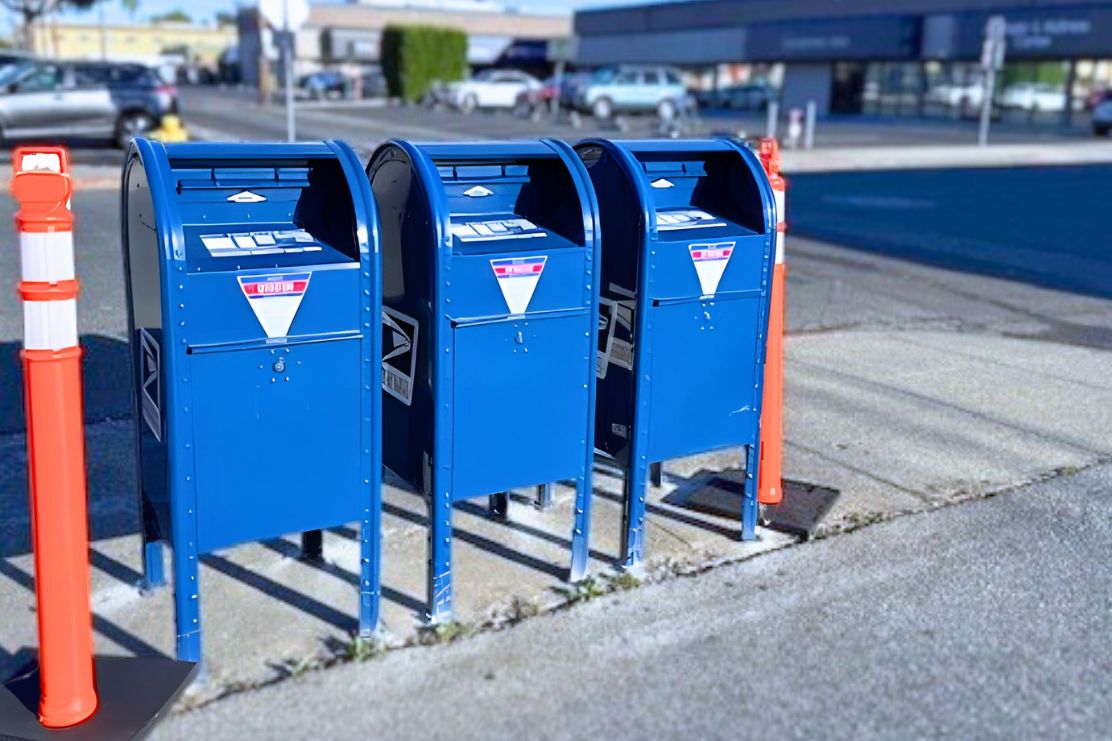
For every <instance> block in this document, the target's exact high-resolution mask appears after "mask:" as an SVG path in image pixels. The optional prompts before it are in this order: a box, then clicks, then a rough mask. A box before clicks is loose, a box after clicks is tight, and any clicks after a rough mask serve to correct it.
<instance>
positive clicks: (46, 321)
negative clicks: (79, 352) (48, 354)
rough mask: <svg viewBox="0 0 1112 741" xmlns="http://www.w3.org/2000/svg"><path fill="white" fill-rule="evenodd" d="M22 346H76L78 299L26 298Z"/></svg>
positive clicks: (34, 348) (61, 348) (60, 347)
mask: <svg viewBox="0 0 1112 741" xmlns="http://www.w3.org/2000/svg"><path fill="white" fill-rule="evenodd" d="M23 347H24V348H25V349H27V350H65V349H66V348H67V347H77V299H72V298H67V299H61V300H59V301H24V302H23Z"/></svg>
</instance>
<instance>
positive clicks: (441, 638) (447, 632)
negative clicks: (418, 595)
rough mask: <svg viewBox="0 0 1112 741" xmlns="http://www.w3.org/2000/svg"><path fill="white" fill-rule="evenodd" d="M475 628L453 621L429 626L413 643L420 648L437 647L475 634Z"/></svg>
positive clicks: (423, 629) (422, 630)
mask: <svg viewBox="0 0 1112 741" xmlns="http://www.w3.org/2000/svg"><path fill="white" fill-rule="evenodd" d="M474 630H475V629H474V626H472V625H471V624H469V623H460V622H457V621H455V620H452V621H450V622H447V623H438V624H437V625H428V626H425V627H424V628H421V630H420V631H419V632H418V633H417V636H416V638H415V639H414V641H413V643H415V644H416V645H420V646H435V645H437V644H439V643H451V642H453V641H457V640H459V639H460V638H465V637H467V636H469V635H471V634H472V633H473V632H474Z"/></svg>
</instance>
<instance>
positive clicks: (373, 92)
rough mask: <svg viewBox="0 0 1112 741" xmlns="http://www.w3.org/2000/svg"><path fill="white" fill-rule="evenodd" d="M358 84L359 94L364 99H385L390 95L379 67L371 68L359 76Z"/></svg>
mask: <svg viewBox="0 0 1112 741" xmlns="http://www.w3.org/2000/svg"><path fill="white" fill-rule="evenodd" d="M359 83H360V85H361V87H362V89H361V91H360V94H361V95H362V97H364V98H385V97H386V96H387V95H389V94H390V90H389V86H388V85H387V83H386V75H384V74H383V73H382V68H381V67H371V68H369V69H366V70H364V71H363V74H361V75H360V76H359Z"/></svg>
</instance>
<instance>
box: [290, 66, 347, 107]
mask: <svg viewBox="0 0 1112 741" xmlns="http://www.w3.org/2000/svg"><path fill="white" fill-rule="evenodd" d="M350 85H351V82H349V81H348V79H347V78H346V77H344V76H343V75H341V74H340V73H339V72H334V71H332V70H321V71H320V72H313V73H312V74H308V75H305V76H304V77H302V78H301V79H300V80H298V81H297V86H298V87H299V88H300V89H301V92H302V93H303V94H304V95H305V96H306V97H309V98H312V99H314V100H323V99H324V98H331V97H339V98H342V97H344V96H345V95H347V91H348V87H349V86H350Z"/></svg>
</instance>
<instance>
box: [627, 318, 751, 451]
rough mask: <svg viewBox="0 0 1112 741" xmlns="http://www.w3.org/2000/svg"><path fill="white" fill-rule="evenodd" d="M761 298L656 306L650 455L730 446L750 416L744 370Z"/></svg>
mask: <svg viewBox="0 0 1112 741" xmlns="http://www.w3.org/2000/svg"><path fill="white" fill-rule="evenodd" d="M759 308H760V302H759V301H758V300H756V299H754V298H749V299H744V298H718V299H710V300H706V301H682V302H676V303H669V304H664V305H660V306H655V307H653V308H652V309H650V311H651V312H652V315H653V316H652V327H653V333H652V337H651V339H650V340H649V342H651V343H652V352H651V354H650V356H651V358H652V361H651V363H652V365H651V370H650V371H649V373H650V375H651V376H652V380H653V382H652V385H651V386H650V387H649V393H650V399H651V401H650V409H651V411H650V412H649V414H650V428H649V430H650V431H649V444H648V452H647V453H646V455H648V457H649V460H653V461H656V460H666V459H668V458H679V457H681V456H684V455H689V454H693V453H698V452H701V451H707V450H714V449H716V448H720V447H725V446H728V445H736V444H738V443H739V442H740V441H743V440H745V439H746V437H747V436H748V435H750V434H751V431H752V430H753V427H754V425H755V424H756V422H757V404H756V402H755V392H756V390H755V388H754V384H753V381H752V378H751V376H749V375H747V374H746V373H745V372H744V371H739V369H744V368H752V367H753V364H754V363H755V362H756V360H755V358H754V354H755V351H756V347H755V343H754V341H753V339H754V336H755V327H756V326H757V323H758V319H759Z"/></svg>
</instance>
